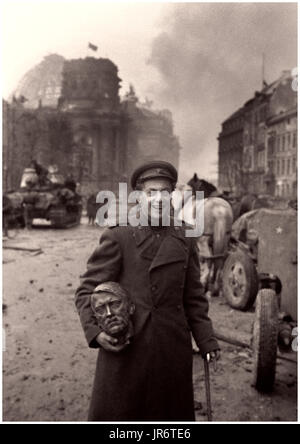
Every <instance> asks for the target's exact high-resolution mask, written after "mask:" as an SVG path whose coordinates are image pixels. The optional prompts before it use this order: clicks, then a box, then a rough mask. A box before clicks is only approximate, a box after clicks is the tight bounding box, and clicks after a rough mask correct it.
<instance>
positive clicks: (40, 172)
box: [30, 159, 49, 186]
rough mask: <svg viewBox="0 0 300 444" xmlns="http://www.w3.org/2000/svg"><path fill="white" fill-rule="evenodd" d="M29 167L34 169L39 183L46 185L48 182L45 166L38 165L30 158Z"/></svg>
mask: <svg viewBox="0 0 300 444" xmlns="http://www.w3.org/2000/svg"><path fill="white" fill-rule="evenodd" d="M30 167H31V168H34V169H35V171H36V174H37V176H38V180H39V185H41V186H42V185H47V184H48V183H49V179H48V177H47V176H48V170H47V168H45V167H43V166H42V165H40V164H39V163H38V162H37V161H36V160H34V159H33V160H32V161H31V164H30Z"/></svg>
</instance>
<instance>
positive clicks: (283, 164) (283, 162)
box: [281, 159, 285, 176]
mask: <svg viewBox="0 0 300 444" xmlns="http://www.w3.org/2000/svg"><path fill="white" fill-rule="evenodd" d="M284 173H285V160H284V159H282V160H281V175H282V176H284Z"/></svg>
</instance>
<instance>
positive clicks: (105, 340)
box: [96, 331, 129, 352]
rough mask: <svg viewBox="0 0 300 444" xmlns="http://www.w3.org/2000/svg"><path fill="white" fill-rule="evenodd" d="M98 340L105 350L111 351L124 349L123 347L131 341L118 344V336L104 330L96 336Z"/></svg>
mask: <svg viewBox="0 0 300 444" xmlns="http://www.w3.org/2000/svg"><path fill="white" fill-rule="evenodd" d="M96 341H97V342H98V344H99V345H101V347H103V348H104V349H105V350H107V351H111V352H119V351H121V350H123V348H125V347H127V345H128V344H129V341H127V342H125V343H124V344H118V340H117V339H116V338H113V337H112V336H109V335H108V334H106V333H105V332H104V331H102V332H101V333H99V335H98V336H97V338H96Z"/></svg>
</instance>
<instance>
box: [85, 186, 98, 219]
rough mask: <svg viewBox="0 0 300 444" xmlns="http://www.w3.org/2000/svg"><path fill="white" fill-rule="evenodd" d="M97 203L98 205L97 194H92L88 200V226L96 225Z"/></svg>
mask: <svg viewBox="0 0 300 444" xmlns="http://www.w3.org/2000/svg"><path fill="white" fill-rule="evenodd" d="M97 206H98V205H97V203H96V194H91V195H90V197H89V198H88V200H87V208H86V209H87V216H88V224H89V225H94V224H95V219H96V214H97Z"/></svg>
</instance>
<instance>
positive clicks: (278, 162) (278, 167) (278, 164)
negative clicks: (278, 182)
mask: <svg viewBox="0 0 300 444" xmlns="http://www.w3.org/2000/svg"><path fill="white" fill-rule="evenodd" d="M277 176H280V161H279V160H277Z"/></svg>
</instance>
